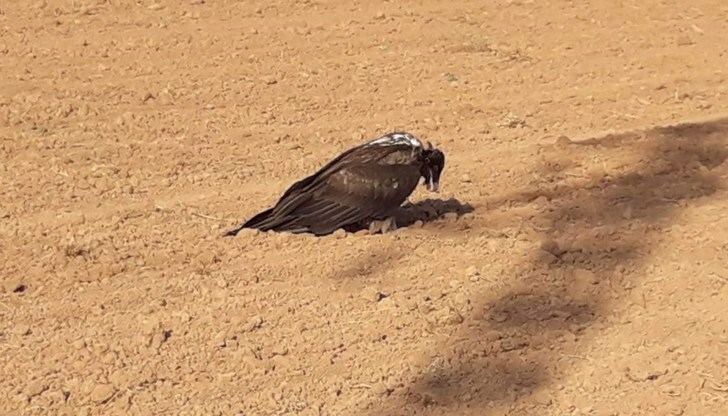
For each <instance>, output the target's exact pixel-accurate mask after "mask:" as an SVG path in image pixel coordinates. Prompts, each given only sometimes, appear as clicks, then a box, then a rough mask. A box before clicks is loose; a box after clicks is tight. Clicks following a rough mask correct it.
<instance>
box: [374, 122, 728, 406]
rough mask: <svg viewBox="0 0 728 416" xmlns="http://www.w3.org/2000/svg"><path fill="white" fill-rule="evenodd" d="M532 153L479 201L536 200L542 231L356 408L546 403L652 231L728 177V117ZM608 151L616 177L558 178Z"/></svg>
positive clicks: (619, 294) (625, 285)
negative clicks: (522, 181) (514, 177)
mask: <svg viewBox="0 0 728 416" xmlns="http://www.w3.org/2000/svg"><path fill="white" fill-rule="evenodd" d="M542 150H543V154H544V155H545V157H544V159H543V163H542V164H541V167H540V171H541V174H542V175H541V180H540V181H539V183H537V184H536V185H534V186H531V187H530V188H528V189H524V190H521V191H518V192H515V193H510V194H506V195H503V196H500V197H497V198H492V199H490V200H488V201H485V203H484V205H485V206H487V207H491V208H494V207H500V206H511V207H513V206H521V205H528V204H533V203H540V204H542V205H543V208H541V209H540V210H539V214H538V215H537V216H535V217H534V218H532V219H531V220H530V221H531V223H532V225H534V228H535V229H538V230H542V231H539V232H538V237H537V239H535V241H533V243H534V244H533V246H534V248H533V251H532V252H531V253H530V255H529V256H527V259H526V260H524V261H523V262H521V263H519V264H518V265H517V266H516V267H515V268H514V269H513V270H512V271H510V272H509V274H510V275H512V276H513V277H512V281H510V282H509V284H508V287H507V289H504V290H503V291H502V293H489V292H488V291H486V292H482V293H481V294H480V296H481V299H476V300H475V305H474V308H473V311H472V313H471V314H470V315H469V316H468V317H466V319H465V321H464V323H463V324H461V326H460V328H458V329H457V330H456V331H455V333H454V334H452V335H451V336H450V337H449V341H446V342H444V343H443V344H442V345H441V346H440V348H439V349H438V350H439V351H440V352H439V353H436V356H437V360H434V361H433V360H429V361H427V362H422V363H421V365H420V367H421V374H420V375H418V376H416V377H415V378H414V379H413V380H410V382H409V383H405V384H404V385H401V386H398V388H396V389H394V391H392V392H391V394H390V395H389V396H385V397H383V398H380V399H378V400H376V401H374V402H373V403H368V404H367V406H366V408H367V414H372V415H375V414H387V415H390V414H391V415H395V414H397V415H399V414H402V415H404V414H437V415H440V414H445V413H448V414H478V415H480V414H487V412H488V410H489V409H493V408H494V407H495V406H509V407H512V406H515V405H518V404H524V401H525V399H527V398H530V401H529V404H528V405H529V406H538V405H539V403H541V404H543V403H548V401H549V393H548V390H546V389H544V387H546V386H549V385H550V384H551V383H554V382H556V381H557V380H559V379H560V378H563V377H565V376H566V373H567V372H568V371H569V368H570V367H571V365H570V364H569V363H570V360H565V359H564V357H565V356H573V357H579V356H578V353H579V345H580V344H579V343H578V342H577V341H576V339H578V338H580V337H583V336H584V330H585V329H587V328H589V327H590V326H593V325H594V324H595V323H596V322H597V319H598V318H600V317H606V316H609V314H610V310H611V309H612V308H613V307H614V306H615V305H617V304H619V302H620V300H621V299H622V298H623V295H624V294H625V293H626V291H628V290H629V289H630V288H631V287H633V286H634V285H635V284H638V283H639V282H637V281H634V279H635V278H636V275H638V273H636V272H637V271H639V269H640V268H641V264H642V263H643V262H644V260H646V259H647V258H649V256H650V252H651V250H652V249H653V248H654V246H655V245H656V244H657V242H658V239H659V230H660V229H661V227H665V226H669V225H670V224H671V222H673V221H674V219H675V217H676V215H678V213H679V212H680V210H681V209H682V208H684V207H686V206H688V205H689V204H691V203H693V201H696V200H698V199H700V198H708V197H710V196H712V195H713V194H715V193H716V191H717V190H718V189H720V188H721V186H722V182H721V181H722V179H721V178H722V177H723V178H724V177H725V176H726V175H727V174H728V172H727V171H728V166H726V158H727V157H728V118H721V119H718V120H713V121H707V122H702V123H685V124H681V125H677V126H670V127H658V128H654V129H651V130H648V131H638V132H628V133H624V134H618V135H609V136H605V137H601V138H596V139H590V140H586V141H581V142H571V141H569V140H564V139H562V140H559V141H557V143H556V144H554V145H550V146H546V147H544V149H542ZM609 152H615V154H618V155H620V156H621V155H622V154H625V153H628V154H629V155H630V157H631V159H632V160H631V162H630V163H629V164H628V165H627V167H617V168H615V169H614V170H617V171H621V173H619V174H614V175H613V174H610V172H609V171H610V170H609V169H607V170H604V171H602V172H596V173H595V172H592V173H590V174H584V175H576V176H577V177H578V179H574V178H573V177H572V176H570V175H566V173H569V172H567V171H570V170H573V169H574V168H575V167H576V168H578V163H574V161H575V160H576V161H578V160H591V159H592V158H593V157H594V156H603V155H608V154H609ZM564 155H567V156H566V157H565V156H564ZM618 159H619V160H623V158H622V157H619V158H618ZM562 162H563V163H562ZM569 340H571V341H569ZM580 342H581V343H582V344H583V343H584V342H585V341H584V340H582V341H580ZM435 364H436V365H435ZM524 405H525V404H524ZM544 406H546V405H544Z"/></svg>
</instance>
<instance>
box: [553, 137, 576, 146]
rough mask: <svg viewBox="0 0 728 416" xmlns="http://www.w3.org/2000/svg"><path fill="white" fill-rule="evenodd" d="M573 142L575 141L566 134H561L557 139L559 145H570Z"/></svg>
mask: <svg viewBox="0 0 728 416" xmlns="http://www.w3.org/2000/svg"><path fill="white" fill-rule="evenodd" d="M572 143H573V142H572V141H571V139H569V138H568V137H566V136H559V138H558V139H556V145H558V146H568V145H570V144H572Z"/></svg>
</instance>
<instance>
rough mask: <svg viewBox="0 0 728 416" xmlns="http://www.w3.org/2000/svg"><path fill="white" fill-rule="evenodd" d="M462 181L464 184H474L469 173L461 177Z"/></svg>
mask: <svg viewBox="0 0 728 416" xmlns="http://www.w3.org/2000/svg"><path fill="white" fill-rule="evenodd" d="M460 180H461V181H462V182H463V183H470V182H472V180H471V179H470V175H468V174H467V173H465V174H463V176H461V177H460Z"/></svg>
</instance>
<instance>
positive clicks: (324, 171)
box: [227, 133, 444, 235]
mask: <svg viewBox="0 0 728 416" xmlns="http://www.w3.org/2000/svg"><path fill="white" fill-rule="evenodd" d="M443 166H444V155H443V154H442V152H440V151H439V150H437V149H432V148H431V145H430V148H425V147H424V146H423V145H422V143H421V142H420V141H419V139H417V138H416V137H415V136H413V135H411V134H409V133H390V134H387V135H384V136H382V137H380V138H377V139H375V140H372V141H370V142H368V143H365V144H362V145H359V146H356V147H353V148H351V149H349V150H347V151H345V152H343V153H342V154H340V155H339V156H337V157H336V158H335V159H333V160H331V161H330V162H329V163H327V164H326V165H325V166H324V167H322V168H321V169H319V171H318V172H316V173H314V174H313V175H311V176H308V177H306V178H304V179H302V180H300V181H298V182H296V183H294V184H293V185H292V186H291V187H290V188H288V190H286V191H285V192H284V194H283V196H281V198H280V199H279V200H278V202H277V203H276V204H275V205H274V206H273V207H272V208H269V209H267V210H265V211H263V212H261V213H259V214H257V215H255V216H254V217H252V218H251V219H249V220H248V221H247V222H245V224H243V225H242V226H240V227H239V228H236V229H234V230H231V231H230V232H228V233H227V235H235V234H237V233H238V232H239V231H240V230H241V229H243V228H255V229H259V230H261V231H267V230H274V231H287V232H292V233H304V232H307V233H313V234H315V235H325V234H329V233H331V232H333V231H335V230H337V229H339V228H345V227H347V226H352V225H354V224H362V223H363V224H367V223H372V222H376V221H382V220H388V221H389V222H391V217H392V215H393V213H394V212H395V211H396V210H397V209H398V208H399V207H400V206H401V205H402V203H403V202H404V201H405V200H406V199H407V197H408V196H409V195H410V194H411V193H412V192H413V191H414V189H415V188H416V187H417V184H418V183H419V180H420V178H421V177H423V176H424V177H425V179H426V182H427V185H428V188H431V187H432V188H433V190H436V188H437V184H438V181H439V177H440V172H441V170H442V167H443ZM389 225H390V226H393V225H394V224H389Z"/></svg>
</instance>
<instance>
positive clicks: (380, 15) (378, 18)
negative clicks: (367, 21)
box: [374, 12, 387, 20]
mask: <svg viewBox="0 0 728 416" xmlns="http://www.w3.org/2000/svg"><path fill="white" fill-rule="evenodd" d="M386 17H387V15H385V14H384V12H379V13H377V14H375V15H374V18H375V19H377V20H382V19H384V18H386Z"/></svg>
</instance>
